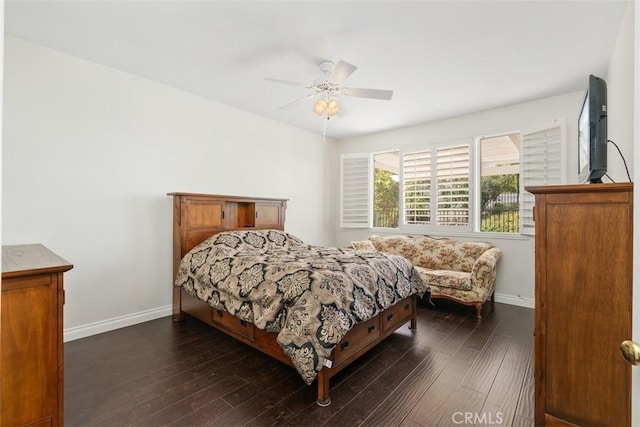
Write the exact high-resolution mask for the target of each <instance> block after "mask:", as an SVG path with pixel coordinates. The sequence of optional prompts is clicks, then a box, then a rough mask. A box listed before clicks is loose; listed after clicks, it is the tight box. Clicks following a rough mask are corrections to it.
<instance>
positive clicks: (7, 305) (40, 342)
mask: <svg viewBox="0 0 640 427" xmlns="http://www.w3.org/2000/svg"><path fill="white" fill-rule="evenodd" d="M15 280H18V279H8V280H5V281H3V286H7V287H12V285H14V283H12V282H14V281H15ZM13 287H15V286H13ZM56 292H57V289H55V288H54V287H53V286H51V281H50V280H47V281H46V283H45V285H44V286H42V285H40V286H34V287H21V288H18V289H14V290H12V291H4V292H3V293H2V349H1V350H0V354H1V359H2V364H3V366H6V367H11V372H6V373H4V374H3V375H2V390H3V394H2V405H1V406H2V417H3V418H4V419H6V420H14V422H15V425H25V424H28V423H30V422H33V421H34V420H41V419H43V418H45V417H47V416H49V415H50V414H53V413H56V412H57V405H58V401H57V397H56V396H57V390H56V387H57V384H58V381H57V375H55V376H52V375H51V373H56V374H57V345H56V343H57V311H56V298H57V295H56ZM25 355H29V357H25Z"/></svg>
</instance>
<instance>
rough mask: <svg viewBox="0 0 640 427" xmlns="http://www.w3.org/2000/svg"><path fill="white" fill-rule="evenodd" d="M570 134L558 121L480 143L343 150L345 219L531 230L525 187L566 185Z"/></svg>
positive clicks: (358, 223) (356, 223)
mask: <svg viewBox="0 0 640 427" xmlns="http://www.w3.org/2000/svg"><path fill="white" fill-rule="evenodd" d="M563 132H564V128H563V125H562V124H561V122H560V123H558V122H555V123H553V124H552V125H550V126H546V127H540V128H538V129H536V130H534V131H528V132H522V133H516V132H514V133H505V134H503V135H496V136H491V137H483V138H480V139H478V140H477V144H471V143H470V142H467V141H461V142H458V143H455V142H449V143H446V144H437V145H436V144H431V145H429V146H426V147H420V149H417V150H407V151H403V150H394V151H389V152H384V153H376V154H372V155H370V154H357V155H354V154H351V155H344V156H342V192H341V222H340V224H341V226H342V227H371V226H373V227H383V228H401V229H402V228H406V229H412V228H415V227H420V228H424V229H425V230H424V231H431V230H433V231H436V230H444V229H447V230H449V231H451V230H457V231H473V230H476V231H481V232H499V233H522V234H531V233H533V230H534V228H533V227H534V223H533V215H532V208H533V196H532V195H531V194H529V193H527V192H526V191H525V187H527V186H534V185H550V184H561V183H562V182H561V178H562V167H561V166H562V159H563V157H564V156H563V152H562V137H563ZM472 160H474V161H473V162H472ZM472 176H473V177H474V179H471V177H472ZM472 201H473V203H472Z"/></svg>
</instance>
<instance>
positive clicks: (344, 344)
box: [340, 341, 349, 350]
mask: <svg viewBox="0 0 640 427" xmlns="http://www.w3.org/2000/svg"><path fill="white" fill-rule="evenodd" d="M347 347H349V341H345V342H343V343H342V344H340V350H344V349H345V348H347Z"/></svg>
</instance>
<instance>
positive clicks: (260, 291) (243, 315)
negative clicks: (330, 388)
mask: <svg viewBox="0 0 640 427" xmlns="http://www.w3.org/2000/svg"><path fill="white" fill-rule="evenodd" d="M175 285H176V286H182V287H183V288H184V289H185V290H186V291H187V292H189V293H190V294H192V295H193V296H195V297H197V298H199V299H200V300H202V301H206V302H207V303H209V304H210V305H211V306H213V307H214V308H216V309H222V310H225V311H227V312H229V313H231V314H233V315H234V316H236V317H238V318H240V319H242V320H246V321H248V322H251V323H253V324H254V325H255V326H256V327H258V328H261V329H265V330H267V331H271V332H276V333H277V341H278V343H279V344H280V345H281V346H282V348H283V349H284V351H285V353H286V354H287V355H288V356H289V357H291V360H292V361H293V364H294V366H295V367H296V369H297V370H298V372H299V373H300V375H301V376H302V378H303V379H304V380H305V382H306V383H307V384H311V382H313V380H314V379H315V377H316V375H317V373H318V372H319V371H320V369H321V368H322V366H323V365H324V363H325V360H326V359H327V358H328V357H329V356H330V355H331V351H332V350H333V348H334V347H335V346H336V344H338V343H339V342H340V340H341V339H342V337H343V336H344V335H345V334H346V333H347V332H348V331H349V329H351V328H352V327H353V326H354V325H355V324H356V323H358V322H362V321H365V320H367V319H370V318H371V317H373V316H375V315H377V314H378V313H379V312H381V311H383V310H384V309H386V308H388V307H390V306H392V305H393V304H395V303H396V302H397V301H399V300H401V299H403V298H406V297H407V296H409V295H412V294H415V293H419V294H421V295H422V294H424V292H425V291H426V286H425V285H424V284H423V282H422V280H421V279H420V276H419V275H418V274H417V272H416V270H415V269H414V268H413V266H412V265H411V263H410V262H409V261H408V260H406V259H405V258H403V257H401V256H397V255H390V254H383V253H380V252H374V251H354V250H351V249H340V248H326V247H320V246H311V245H307V244H305V243H304V242H302V241H301V240H300V239H298V238H296V237H295V236H292V235H290V234H288V233H284V232H282V231H277V230H261V231H230V232H223V233H219V234H216V235H214V236H212V237H211V238H209V239H208V240H205V241H204V242H202V243H201V244H200V245H198V246H196V247H195V248H193V249H192V250H191V251H190V252H189V253H188V254H187V255H185V257H184V258H183V259H182V261H181V263H180V268H179V271H178V275H177V277H176V283H175Z"/></svg>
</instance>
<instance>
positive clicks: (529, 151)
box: [520, 124, 562, 235]
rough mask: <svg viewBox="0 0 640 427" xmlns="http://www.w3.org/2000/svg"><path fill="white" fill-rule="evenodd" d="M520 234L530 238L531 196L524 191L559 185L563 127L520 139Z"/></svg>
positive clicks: (553, 127)
mask: <svg viewBox="0 0 640 427" xmlns="http://www.w3.org/2000/svg"><path fill="white" fill-rule="evenodd" d="M521 170H522V176H521V178H520V183H521V187H520V201H521V203H520V233H522V234H529V235H533V234H534V232H535V224H534V222H533V205H534V200H535V199H534V196H533V194H531V193H529V192H527V191H526V190H525V189H524V188H525V187H529V186H538V185H554V184H562V127H561V126H560V125H558V124H555V125H553V126H549V127H547V128H544V129H542V130H537V131H535V132H530V133H525V134H523V135H522V166H521Z"/></svg>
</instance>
